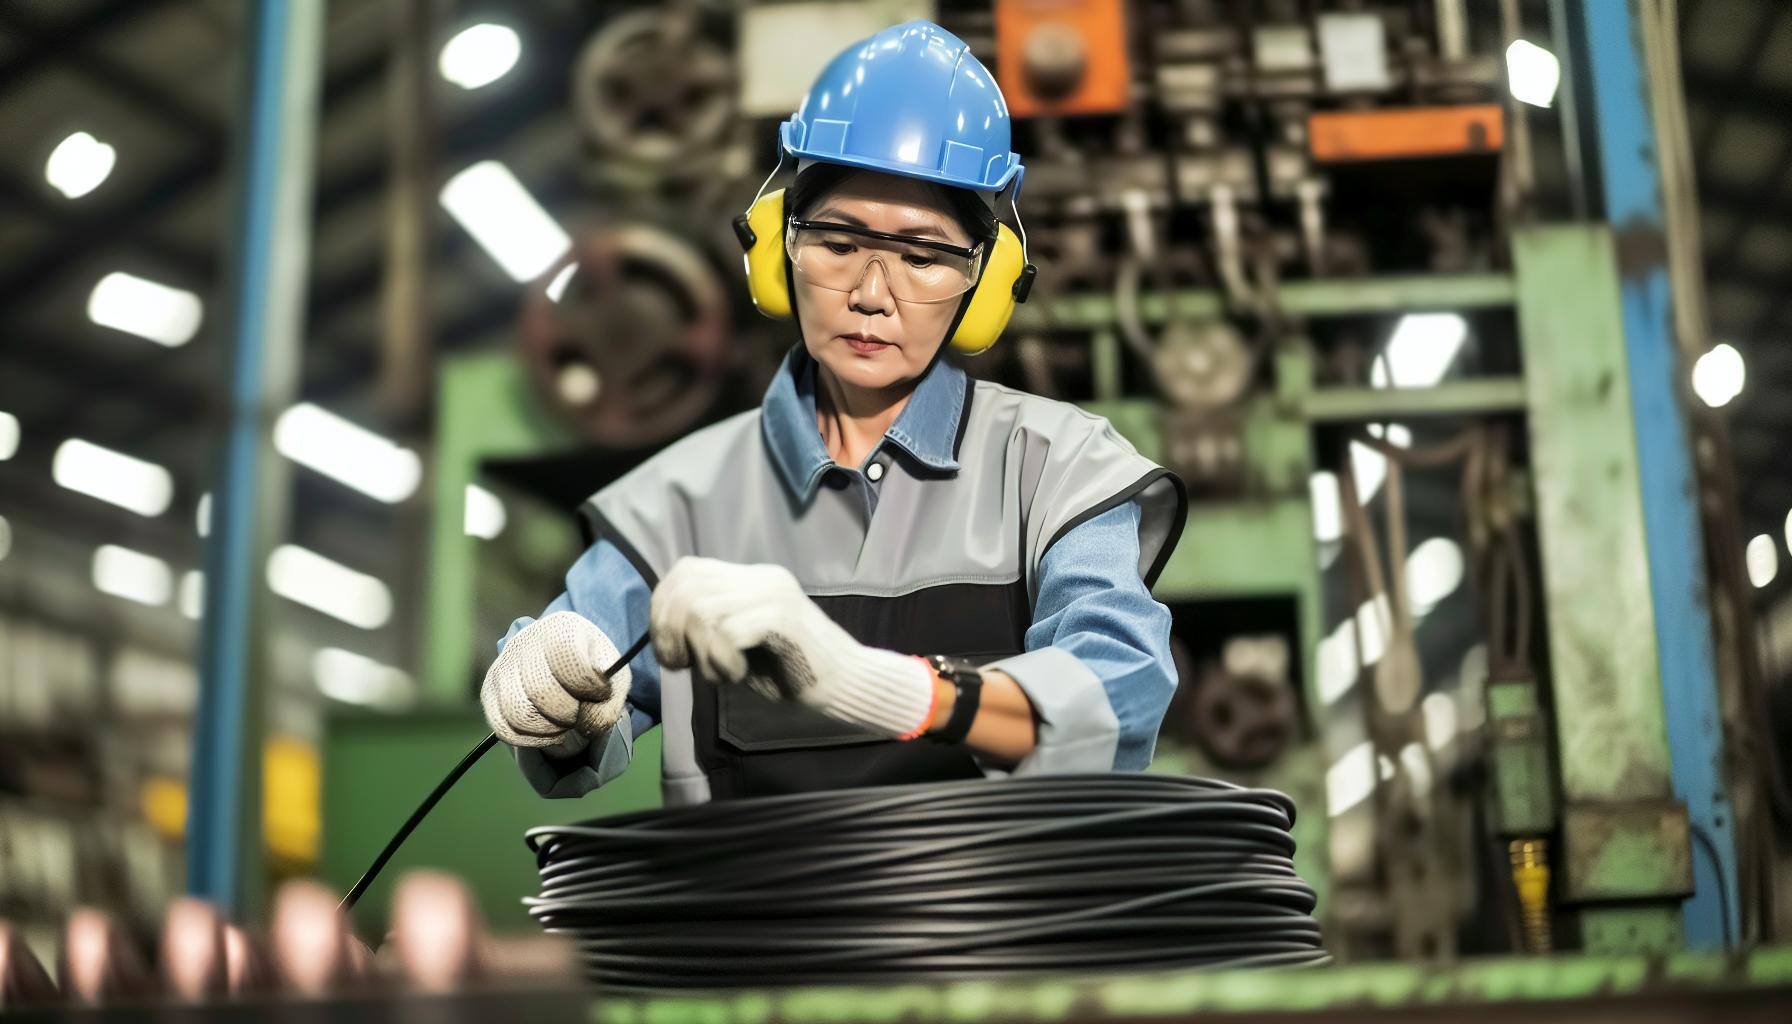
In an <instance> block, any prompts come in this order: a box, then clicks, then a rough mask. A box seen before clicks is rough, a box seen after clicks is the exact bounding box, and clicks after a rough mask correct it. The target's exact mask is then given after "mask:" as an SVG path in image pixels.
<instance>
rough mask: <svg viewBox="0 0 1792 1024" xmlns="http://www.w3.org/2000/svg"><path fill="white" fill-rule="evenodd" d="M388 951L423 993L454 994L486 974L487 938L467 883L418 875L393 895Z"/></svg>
mask: <svg viewBox="0 0 1792 1024" xmlns="http://www.w3.org/2000/svg"><path fill="white" fill-rule="evenodd" d="M390 934H391V937H390V939H389V940H388V945H389V946H391V947H392V948H393V950H394V951H395V953H396V956H397V961H398V967H399V970H400V972H401V974H402V976H403V978H404V981H405V984H406V985H408V986H410V987H411V988H414V989H417V990H420V991H423V992H452V991H454V990H455V989H458V988H462V987H464V986H466V985H467V984H468V983H469V982H472V981H476V980H478V979H479V977H480V976H481V975H482V974H483V972H484V970H485V963H484V961H485V951H484V948H483V947H484V943H485V932H484V924H483V922H482V921H481V919H480V915H479V907H478V905H477V904H476V903H474V901H473V894H472V892H471V891H470V890H469V889H468V888H467V886H466V883H464V882H462V881H461V880H460V879H458V878H455V877H454V876H453V875H450V874H447V873H445V872H440V871H414V872H411V873H410V874H408V875H406V876H405V877H404V878H402V879H400V880H399V882H398V886H397V888H396V889H395V890H394V891H393V894H392V928H391V933H390Z"/></svg>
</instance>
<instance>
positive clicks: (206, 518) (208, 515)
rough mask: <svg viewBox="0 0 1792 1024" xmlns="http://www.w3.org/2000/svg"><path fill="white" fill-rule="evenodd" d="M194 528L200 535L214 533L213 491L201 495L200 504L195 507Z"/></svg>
mask: <svg viewBox="0 0 1792 1024" xmlns="http://www.w3.org/2000/svg"><path fill="white" fill-rule="evenodd" d="M193 529H195V530H197V531H199V536H201V537H210V536H211V535H212V492H210V491H206V492H205V493H204V494H201V495H200V496H199V504H198V505H197V506H196V507H195V508H194V509H193Z"/></svg>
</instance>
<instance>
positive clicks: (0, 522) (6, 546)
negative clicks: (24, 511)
mask: <svg viewBox="0 0 1792 1024" xmlns="http://www.w3.org/2000/svg"><path fill="white" fill-rule="evenodd" d="M10 554H12V524H11V523H9V522H7V521H6V517H5V516H0V562H3V561H5V560H6V556H7V555H10Z"/></svg>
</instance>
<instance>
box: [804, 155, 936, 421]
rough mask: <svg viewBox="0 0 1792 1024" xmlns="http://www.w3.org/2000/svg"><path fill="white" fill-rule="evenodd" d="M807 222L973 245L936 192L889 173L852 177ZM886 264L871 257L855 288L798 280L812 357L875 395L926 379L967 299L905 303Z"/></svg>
mask: <svg viewBox="0 0 1792 1024" xmlns="http://www.w3.org/2000/svg"><path fill="white" fill-rule="evenodd" d="M803 217H804V218H805V219H807V220H813V221H831V222H839V223H846V224H862V225H863V226H865V227H867V228H870V229H871V230H874V231H887V232H891V233H894V234H901V235H913V236H915V237H917V238H926V239H931V240H933V241H939V242H947V243H950V244H952V245H960V246H969V245H971V244H972V240H971V237H970V235H969V234H967V233H966V232H965V230H964V229H963V228H962V227H960V226H959V224H958V221H957V220H956V219H955V218H954V217H953V216H952V213H951V210H950V208H949V207H948V206H947V204H946V202H945V198H944V197H943V196H941V195H939V193H938V192H937V190H935V189H934V188H932V187H930V186H928V185H927V184H925V183H923V182H919V181H915V180H913V179H911V178H900V177H896V176H894V175H889V174H877V173H874V172H870V171H861V172H858V173H856V174H853V175H851V176H849V177H847V178H845V179H843V180H842V181H841V182H840V184H839V185H838V186H837V187H836V188H835V189H834V191H832V192H830V193H829V194H828V195H827V196H825V197H824V198H823V199H822V200H821V201H820V202H818V203H816V204H815V205H814V207H813V208H812V209H809V210H806V211H804V213H803ZM886 262H887V261H886V260H879V259H873V260H871V261H870V262H869V263H868V264H867V265H866V266H865V270H864V274H863V276H862V277H860V278H859V279H858V283H857V285H856V286H854V287H852V289H851V290H850V291H840V290H838V289H835V288H824V287H821V286H819V285H817V284H816V283H814V282H813V281H810V280H807V279H805V277H804V275H803V274H802V273H801V272H798V273H796V274H795V275H794V278H793V283H794V285H795V292H796V308H797V320H798V322H799V323H800V324H801V325H802V329H803V344H804V345H805V346H807V347H808V349H809V354H810V355H811V356H813V357H814V358H815V360H816V361H817V362H819V363H821V364H822V365H823V366H825V367H827V368H828V369H829V370H830V371H832V372H833V374H834V376H835V377H836V378H838V379H839V380H840V381H841V382H842V383H844V384H848V385H852V386H855V387H859V388H865V389H869V390H883V389H886V388H890V387H894V386H897V385H899V384H902V383H905V382H907V381H911V380H914V379H915V378H917V377H919V376H920V375H921V373H922V372H923V371H925V370H926V369H927V365H928V363H930V362H932V360H933V356H934V353H936V352H938V351H939V348H940V346H941V345H943V344H945V341H946V326H947V325H948V324H950V323H951V322H952V318H953V317H954V316H955V315H956V314H957V313H958V307H959V305H960V303H962V302H963V301H964V296H963V295H962V294H959V295H957V296H955V297H953V298H950V299H947V300H946V301H943V302H915V301H910V300H908V299H898V298H896V297H895V296H894V295H892V294H891V292H890V281H889V274H890V272H891V270H890V269H889V268H888V267H887V266H886Z"/></svg>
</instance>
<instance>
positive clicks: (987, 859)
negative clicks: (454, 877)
mask: <svg viewBox="0 0 1792 1024" xmlns="http://www.w3.org/2000/svg"><path fill="white" fill-rule="evenodd" d="M1293 822H1294V805H1293V803H1292V801H1290V800H1289V799H1288V798H1287V797H1286V796H1284V795H1282V794H1281V793H1277V792H1274V791H1271V790H1261V789H1245V788H1242V787H1239V786H1235V785H1232V784H1230V783H1226V782H1218V781H1213V780H1207V779H1195V778H1187V777H1181V776H1169V775H1151V774H1143V773H1116V774H1089V775H1056V776H1025V777H1019V778H1004V779H991V780H971V781H964V782H947V783H930V784H920V785H905V786H890V787H876V788H860V789H843V790H831V791H822V792H814V793H801V794H793V795H786V796H774V797H764V798H756V799H746V800H732V801H719V802H711V803H706V804H699V805H695V806H690V807H678V808H668V809H663V810H654V811H643V812H635V813H631V814H622V815H617V816H614V817H610V818H604V819H599V820H597V821H593V822H588V823H585V824H579V825H552V826H544V827H541V828H536V829H532V830H530V831H529V832H528V834H527V840H528V843H529V845H530V847H531V848H532V849H533V850H535V852H536V858H537V863H538V866H539V869H540V875H541V891H540V894H539V895H538V896H535V897H531V898H528V899H525V900H524V903H525V904H526V905H527V906H528V908H529V913H530V915H531V916H533V917H534V918H535V919H536V920H537V921H538V922H539V923H540V924H541V925H542V926H543V927H544V928H546V929H547V930H548V931H550V932H555V933H560V934H564V935H567V936H569V937H570V938H571V939H572V940H573V942H574V945H575V947H576V948H577V949H578V951H579V953H580V955H581V956H582V958H583V962H584V966H585V969H586V972H587V974H588V975H589V976H590V978H591V979H592V980H593V981H595V982H597V983H599V984H602V985H605V986H606V987H609V988H611V989H652V990H660V989H677V988H718V987H733V986H741V985H753V986H760V985H793V984H815V983H840V982H849V983H894V982H912V981H930V982H931V981H944V980H952V979H959V978H968V977H988V976H991V975H1013V974H1017V973H1029V972H1037V971H1052V970H1059V971H1062V970H1077V971H1080V972H1087V971H1091V970H1093V971H1104V970H1110V971H1117V970H1151V969H1166V968H1178V969H1190V968H1218V967H1242V966H1272V965H1274V966H1299V965H1317V964H1322V963H1326V962H1329V959H1330V958H1329V956H1328V955H1327V954H1326V952H1325V949H1324V947H1323V945H1322V944H1321V941H1320V932H1319V925H1318V923H1317V922H1315V921H1314V919H1313V918H1312V916H1311V912H1312V910H1313V907H1314V903H1315V898H1314V894H1313V890H1312V889H1311V888H1309V887H1308V886H1307V884H1306V883H1305V882H1303V881H1302V880H1301V879H1300V876H1299V875H1298V874H1297V873H1296V872H1295V869H1294V863H1293V861H1292V859H1291V856H1292V854H1293V852H1294V840H1293V837H1292V836H1291V835H1290V834H1289V829H1290V828H1291V826H1292V825H1293Z"/></svg>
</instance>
